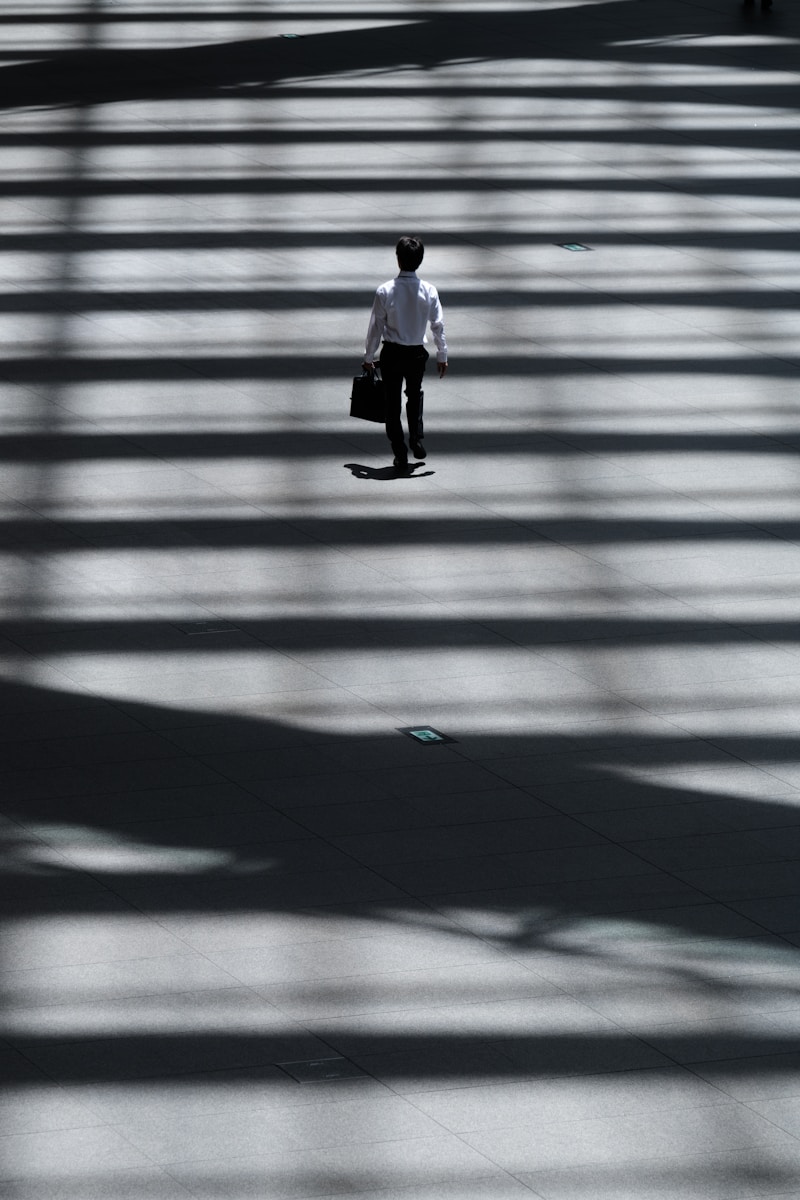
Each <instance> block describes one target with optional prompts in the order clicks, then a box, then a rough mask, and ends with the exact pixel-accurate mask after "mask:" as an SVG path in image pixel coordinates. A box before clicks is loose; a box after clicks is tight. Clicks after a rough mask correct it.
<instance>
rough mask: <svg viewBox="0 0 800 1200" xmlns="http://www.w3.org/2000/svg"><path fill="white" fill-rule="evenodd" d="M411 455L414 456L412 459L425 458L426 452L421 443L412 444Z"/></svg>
mask: <svg viewBox="0 0 800 1200" xmlns="http://www.w3.org/2000/svg"><path fill="white" fill-rule="evenodd" d="M411 453H412V454H413V455H414V458H425V456H426V455H427V453H428V451H427V450H426V449H425V447H424V446H423V444H422V442H412V443H411Z"/></svg>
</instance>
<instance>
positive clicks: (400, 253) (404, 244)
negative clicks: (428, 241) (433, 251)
mask: <svg viewBox="0 0 800 1200" xmlns="http://www.w3.org/2000/svg"><path fill="white" fill-rule="evenodd" d="M395 253H396V254H397V264H398V266H399V267H400V270H401V271H416V269H417V267H418V266H419V264H420V263H421V262H422V259H423V256H424V254H425V247H424V246H423V244H422V242H421V241H420V240H419V238H415V237H401V238H400V241H399V242H398V243H397V245H396V246H395Z"/></svg>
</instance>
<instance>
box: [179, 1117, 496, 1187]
mask: <svg viewBox="0 0 800 1200" xmlns="http://www.w3.org/2000/svg"><path fill="white" fill-rule="evenodd" d="M169 1173H170V1175H171V1176H172V1177H174V1178H175V1179H176V1180H178V1181H179V1182H181V1183H182V1184H183V1185H184V1186H185V1187H186V1188H188V1189H189V1191H190V1192H191V1194H192V1195H194V1196H201V1197H210V1196H213V1195H217V1194H218V1190H219V1186H220V1178H221V1177H223V1178H224V1180H225V1184H224V1186H225V1187H226V1189H227V1191H228V1194H229V1195H231V1196H234V1197H237V1198H242V1200H244V1198H245V1197H248V1198H249V1197H254V1196H263V1195H264V1189H265V1188H268V1189H269V1191H268V1193H267V1194H268V1195H272V1196H274V1197H275V1198H276V1200H278V1198H279V1197H280V1198H284V1200H290V1198H291V1200H299V1198H300V1197H306V1196H324V1195H325V1194H326V1193H327V1194H330V1187H331V1182H332V1181H334V1183H335V1185H336V1187H337V1188H340V1187H341V1186H342V1185H343V1184H344V1186H351V1187H353V1188H355V1190H356V1191H357V1192H360V1193H363V1192H365V1191H366V1192H367V1194H369V1191H370V1190H374V1189H376V1188H377V1189H382V1188H384V1185H385V1184H386V1181H387V1179H388V1180H395V1181H396V1182H402V1183H403V1184H404V1185H405V1186H406V1187H424V1186H427V1187H434V1188H436V1187H446V1186H448V1185H452V1184H455V1185H456V1186H457V1187H463V1188H465V1189H467V1190H466V1192H465V1194H466V1195H467V1196H468V1195H469V1194H470V1189H472V1188H473V1187H479V1186H480V1184H481V1181H482V1180H484V1179H486V1178H493V1177H496V1175H497V1168H496V1167H495V1166H494V1164H492V1163H490V1162H488V1161H487V1159H486V1158H485V1157H484V1156H483V1155H482V1154H479V1153H478V1152H477V1151H475V1150H472V1149H471V1148H470V1147H468V1146H466V1145H465V1144H464V1142H463V1141H462V1140H461V1139H460V1138H455V1137H452V1136H450V1135H447V1134H442V1133H441V1132H440V1133H437V1134H435V1135H434V1136H432V1137H426V1138H410V1139H391V1140H389V1141H385V1142H372V1143H370V1142H365V1143H360V1144H353V1143H347V1142H345V1143H344V1144H342V1145H337V1146H328V1147H324V1148H317V1147H314V1146H307V1147H305V1148H304V1149H303V1150H300V1151H291V1150H289V1151H282V1152H281V1151H278V1150H275V1149H269V1150H265V1149H264V1148H262V1149H261V1151H260V1152H259V1154H258V1155H255V1156H243V1157H240V1158H237V1159H235V1160H232V1159H230V1158H227V1157H225V1158H222V1157H217V1158H214V1157H209V1156H208V1155H206V1156H204V1157H202V1158H201V1159H199V1160H197V1161H196V1162H191V1163H187V1164H180V1165H175V1164H171V1165H170V1168H169ZM435 1194H436V1193H435V1192H434V1195H435ZM445 1194H446V1193H445ZM478 1195H479V1196H480V1195H481V1191H478ZM501 1195H502V1193H501Z"/></svg>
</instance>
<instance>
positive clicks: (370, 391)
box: [350, 367, 386, 425]
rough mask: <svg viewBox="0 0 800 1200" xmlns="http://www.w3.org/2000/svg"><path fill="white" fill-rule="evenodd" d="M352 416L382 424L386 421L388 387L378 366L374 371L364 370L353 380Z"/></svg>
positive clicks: (351, 394)
mask: <svg viewBox="0 0 800 1200" xmlns="http://www.w3.org/2000/svg"><path fill="white" fill-rule="evenodd" d="M350 416H351V417H360V419H361V420H362V421H377V422H378V423H379V424H381V425H383V424H384V422H385V421H386V387H385V384H384V382H383V380H382V379H381V373H380V371H379V370H378V368H377V367H376V368H375V370H374V371H362V373H361V374H360V375H356V377H355V379H354V380H353V390H352V392H351V393H350Z"/></svg>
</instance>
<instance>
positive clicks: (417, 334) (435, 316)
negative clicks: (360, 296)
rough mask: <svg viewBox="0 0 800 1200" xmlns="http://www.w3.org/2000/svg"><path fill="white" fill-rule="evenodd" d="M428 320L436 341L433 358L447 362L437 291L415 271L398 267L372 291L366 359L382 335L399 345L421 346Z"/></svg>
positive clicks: (372, 355) (370, 358)
mask: <svg viewBox="0 0 800 1200" xmlns="http://www.w3.org/2000/svg"><path fill="white" fill-rule="evenodd" d="M429 324H430V327H431V333H432V334H433V340H434V342H435V343H436V359H437V361H438V362H447V342H446V341H445V336H444V319H443V316H442V305H441V303H440V301H439V293H438V292H437V291H436V288H435V287H434V286H433V284H431V283H426V282H425V280H424V279H420V278H419V277H418V276H417V273H416V271H401V272H400V274H399V275H397V276H396V277H395V278H394V279H389V280H387V282H386V283H382V284H381V286H380V287H379V288H378V290H377V292H376V293H375V300H374V302H373V305H372V312H371V313H370V318H369V328H368V329H367V347H366V350H365V351H364V359H365V361H366V362H372V361H373V360H374V359H376V358H377V357H378V350H379V347H380V344H381V339H383V340H384V341H386V342H397V343H399V345H401V346H423V345H424V344H425V341H426V338H425V332H426V330H427V327H428V325H429Z"/></svg>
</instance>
